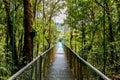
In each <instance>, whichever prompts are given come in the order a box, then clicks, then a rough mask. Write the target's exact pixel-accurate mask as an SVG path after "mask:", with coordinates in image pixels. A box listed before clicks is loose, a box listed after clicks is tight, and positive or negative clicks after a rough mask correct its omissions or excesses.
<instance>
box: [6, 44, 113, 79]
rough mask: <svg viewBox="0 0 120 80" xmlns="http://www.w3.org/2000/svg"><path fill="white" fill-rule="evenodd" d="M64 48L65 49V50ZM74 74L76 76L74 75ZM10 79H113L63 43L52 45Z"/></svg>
mask: <svg viewBox="0 0 120 80" xmlns="http://www.w3.org/2000/svg"><path fill="white" fill-rule="evenodd" d="M63 49H64V50H63ZM73 75H74V76H73ZM8 80H111V79H109V78H108V77H107V76H105V75H104V74H103V73H102V72H100V71H99V70H97V69H96V68H95V67H93V66H92V65H91V64H90V63H88V62H86V61H85V60H84V59H83V58H82V57H80V56H79V55H78V54H77V53H75V52H74V51H73V50H71V49H70V48H69V47H67V46H66V45H64V44H62V43H58V44H57V45H55V46H53V47H51V48H50V49H48V50H47V51H45V52H44V53H42V54H41V55H40V56H38V57H37V58H36V59H34V60H33V61H31V62H30V63H28V64H27V65H26V66H25V67H24V68H22V69H21V70H19V71H18V72H17V73H15V74H14V75H12V76H11V77H10V78H9V79H8Z"/></svg>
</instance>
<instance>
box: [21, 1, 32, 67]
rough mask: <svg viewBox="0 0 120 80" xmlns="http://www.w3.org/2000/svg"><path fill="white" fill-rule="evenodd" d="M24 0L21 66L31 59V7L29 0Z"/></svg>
mask: <svg viewBox="0 0 120 80" xmlns="http://www.w3.org/2000/svg"><path fill="white" fill-rule="evenodd" d="M23 1H24V48H23V66H24V65H26V64H27V63H29V62H30V61H32V59H33V37H34V32H33V29H32V26H33V18H34V16H33V8H32V1H31V0H23Z"/></svg>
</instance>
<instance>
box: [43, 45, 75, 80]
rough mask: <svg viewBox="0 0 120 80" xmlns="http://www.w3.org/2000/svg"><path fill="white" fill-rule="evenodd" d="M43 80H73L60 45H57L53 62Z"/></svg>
mask: <svg viewBox="0 0 120 80" xmlns="http://www.w3.org/2000/svg"><path fill="white" fill-rule="evenodd" d="M45 80H74V77H73V74H72V71H71V69H70V67H69V65H68V62H67V59H66V57H65V53H64V51H63V48H62V45H61V43H59V44H58V47H57V52H56V55H55V58H54V61H53V63H52V65H51V67H50V69H49V72H48V75H47V76H46V78H45Z"/></svg>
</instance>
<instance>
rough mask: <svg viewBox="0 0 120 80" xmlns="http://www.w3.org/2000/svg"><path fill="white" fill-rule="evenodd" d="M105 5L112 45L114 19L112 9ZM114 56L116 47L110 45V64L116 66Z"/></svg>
mask: <svg viewBox="0 0 120 80" xmlns="http://www.w3.org/2000/svg"><path fill="white" fill-rule="evenodd" d="M105 5H106V13H107V18H108V25H109V40H110V43H112V42H114V37H113V28H112V19H111V14H110V9H109V6H108V4H107V2H106V1H105ZM114 55H115V52H114V45H113V44H110V63H111V64H114V59H115V57H114Z"/></svg>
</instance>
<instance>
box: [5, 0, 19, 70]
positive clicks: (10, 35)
mask: <svg viewBox="0 0 120 80" xmlns="http://www.w3.org/2000/svg"><path fill="white" fill-rule="evenodd" d="M3 2H4V4H5V11H6V17H7V30H6V31H7V32H8V33H7V38H6V40H7V41H6V42H7V48H8V49H9V50H10V51H11V52H13V50H14V52H13V53H12V55H13V64H14V66H15V67H16V68H14V70H15V72H16V71H17V70H18V69H17V68H18V67H19V66H18V54H17V50H16V40H15V34H14V31H13V24H12V20H11V12H10V1H6V0H3ZM13 46H14V47H13ZM13 48H14V49H13ZM7 52H8V50H7Z"/></svg>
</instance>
